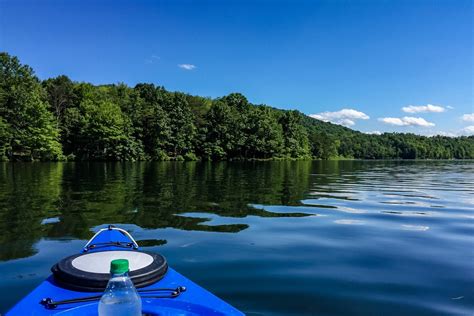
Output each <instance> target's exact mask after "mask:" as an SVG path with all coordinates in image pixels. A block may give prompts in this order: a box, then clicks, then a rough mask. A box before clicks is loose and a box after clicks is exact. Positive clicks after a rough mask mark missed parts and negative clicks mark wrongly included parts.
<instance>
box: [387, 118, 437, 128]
mask: <svg viewBox="0 0 474 316" xmlns="http://www.w3.org/2000/svg"><path fill="white" fill-rule="evenodd" d="M379 121H381V122H383V123H385V124H389V125H396V126H422V127H430V126H435V124H434V123H431V122H428V121H426V120H425V119H424V118H422V117H411V116H404V117H381V118H379Z"/></svg>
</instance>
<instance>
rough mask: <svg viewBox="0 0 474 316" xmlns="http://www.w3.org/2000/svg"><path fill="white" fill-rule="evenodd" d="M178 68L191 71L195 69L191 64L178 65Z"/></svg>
mask: <svg viewBox="0 0 474 316" xmlns="http://www.w3.org/2000/svg"><path fill="white" fill-rule="evenodd" d="M178 67H179V68H181V69H184V70H193V69H195V68H196V66H195V65H193V64H179V65H178Z"/></svg>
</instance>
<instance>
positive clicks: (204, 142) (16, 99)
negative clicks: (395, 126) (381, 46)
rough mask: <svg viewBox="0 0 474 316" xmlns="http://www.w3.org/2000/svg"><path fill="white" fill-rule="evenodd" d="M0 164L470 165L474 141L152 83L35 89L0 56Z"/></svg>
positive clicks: (60, 82) (26, 73)
mask: <svg viewBox="0 0 474 316" xmlns="http://www.w3.org/2000/svg"><path fill="white" fill-rule="evenodd" d="M0 66H1V68H0V160H15V159H27V160H35V159H44V160H54V159H60V158H62V152H64V153H65V154H66V156H67V158H68V159H82V160H140V159H153V160H165V159H175V160H182V159H188V160H194V159H198V158H204V159H212V160H222V159H271V158H310V157H311V156H312V157H314V158H318V159H333V158H349V159H351V158H354V159H473V158H474V136H470V137H465V136H464V137H455V138H453V137H443V136H435V137H424V136H419V135H415V134H401V133H384V134H382V135H368V134H364V133H361V132H357V131H354V130H351V129H349V128H346V127H343V126H340V125H335V124H331V123H328V122H322V121H319V120H316V119H314V118H311V117H309V116H306V115H303V114H302V113H300V112H298V111H283V110H278V109H274V108H271V107H268V106H265V105H254V104H251V103H250V102H249V101H248V100H247V99H246V98H245V96H243V95H242V94H240V93H231V94H229V95H227V96H224V97H221V98H217V99H214V100H213V99H210V98H203V97H199V96H192V95H188V94H184V93H180V92H170V91H167V90H166V89H164V88H163V87H159V86H155V85H153V84H137V85H136V86H135V87H134V88H130V87H128V86H127V85H125V84H123V83H119V84H110V85H99V86H94V85H92V84H88V83H77V82H73V81H71V80H70V79H69V78H68V77H66V76H59V77H56V78H52V79H47V80H45V81H43V82H42V83H41V82H40V81H39V80H38V78H36V77H35V76H34V73H33V71H32V69H31V68H29V67H28V66H26V65H21V64H20V62H19V61H18V59H17V58H16V57H11V56H9V55H8V54H6V53H1V54H0Z"/></svg>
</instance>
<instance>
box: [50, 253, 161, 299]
mask: <svg viewBox="0 0 474 316" xmlns="http://www.w3.org/2000/svg"><path fill="white" fill-rule="evenodd" d="M115 259H127V260H128V261H129V264H130V271H129V274H128V275H129V276H130V279H131V280H132V281H133V283H134V284H135V287H137V288H140V287H145V286H148V285H150V284H153V283H155V282H157V281H159V280H161V279H162V278H163V277H164V275H165V273H166V271H167V270H168V264H167V262H166V259H165V257H163V256H162V255H159V254H152V253H147V252H140V251H126V250H118V251H116V250H114V251H101V252H91V253H86V254H78V255H73V256H70V257H67V258H64V259H62V260H61V261H59V262H58V263H57V264H55V265H54V266H53V267H52V268H51V271H52V272H53V275H54V280H55V281H56V282H57V283H58V284H59V285H60V286H62V287H64V288H67V289H71V290H75V291H88V292H100V291H103V290H104V289H105V287H106V286H107V282H108V281H109V279H110V273H109V271H110V262H111V261H112V260H115Z"/></svg>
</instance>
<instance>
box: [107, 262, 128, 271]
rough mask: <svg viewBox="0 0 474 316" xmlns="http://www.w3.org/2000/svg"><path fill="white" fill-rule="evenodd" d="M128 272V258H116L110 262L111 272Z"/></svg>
mask: <svg viewBox="0 0 474 316" xmlns="http://www.w3.org/2000/svg"><path fill="white" fill-rule="evenodd" d="M125 272H128V260H127V259H115V260H112V262H111V263H110V273H112V274H122V273H125Z"/></svg>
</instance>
